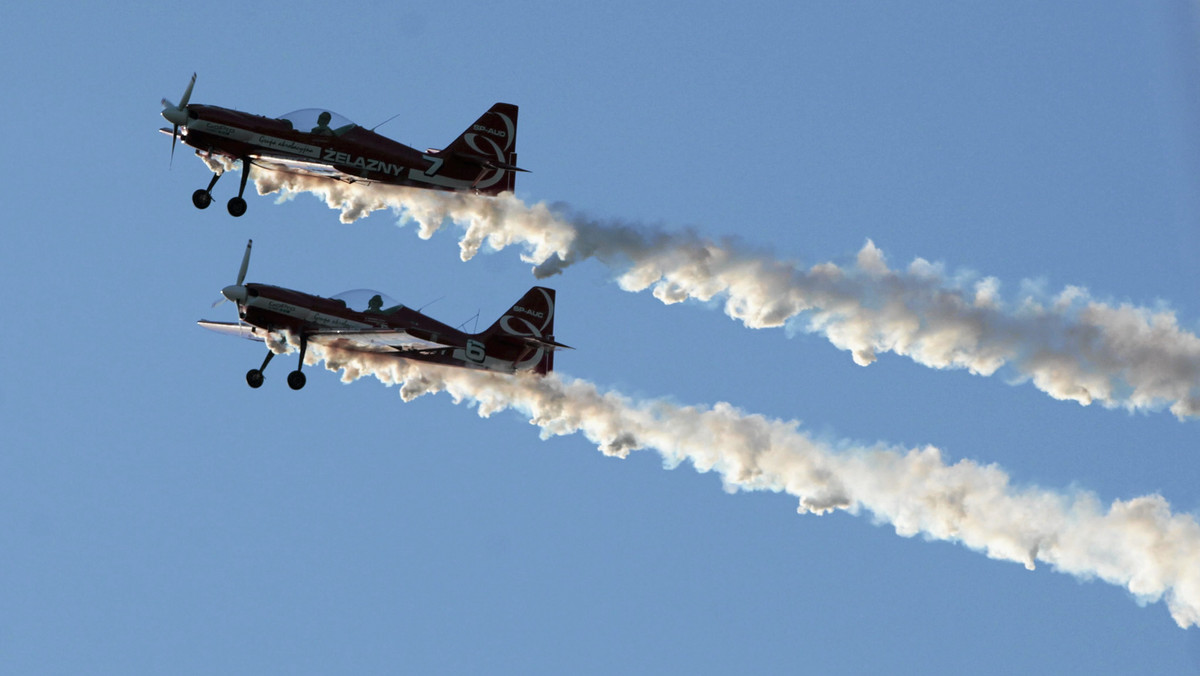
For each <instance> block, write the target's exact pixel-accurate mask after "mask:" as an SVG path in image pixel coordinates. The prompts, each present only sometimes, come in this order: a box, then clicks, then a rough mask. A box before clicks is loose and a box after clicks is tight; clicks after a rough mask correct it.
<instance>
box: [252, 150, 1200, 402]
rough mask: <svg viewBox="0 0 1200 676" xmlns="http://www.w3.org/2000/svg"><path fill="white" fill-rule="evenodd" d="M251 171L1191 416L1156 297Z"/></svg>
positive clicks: (1191, 380) (866, 343)
mask: <svg viewBox="0 0 1200 676" xmlns="http://www.w3.org/2000/svg"><path fill="white" fill-rule="evenodd" d="M255 176H256V181H257V182H258V190H259V192H260V193H262V194H266V193H268V192H274V191H277V190H282V191H284V197H283V198H281V199H285V198H287V197H289V196H290V195H291V194H294V193H297V192H301V191H305V192H311V193H314V194H316V195H318V196H320V197H322V198H323V199H324V200H325V201H326V203H327V204H328V205H329V206H330V207H331V208H334V209H339V210H341V220H342V221H343V222H347V223H349V222H352V221H354V220H357V219H358V218H361V217H363V216H365V215H367V214H369V213H370V212H372V211H375V210H378V209H384V208H391V209H393V210H395V211H396V212H397V213H399V214H401V215H402V216H403V217H404V218H406V219H409V220H412V221H415V222H416V223H417V224H418V225H419V232H418V234H419V236H420V237H422V238H424V239H428V238H429V237H431V236H432V235H433V233H434V232H436V231H437V230H438V229H439V228H440V227H442V226H443V225H444V224H445V223H446V222H453V223H456V224H458V225H460V226H461V227H463V228H464V229H465V233H464V235H463V236H462V238H461V239H460V241H459V247H460V250H461V257H462V259H463V260H469V259H470V258H472V257H473V256H475V254H476V253H478V251H479V249H480V247H481V246H483V245H484V244H487V245H488V246H489V247H490V248H492V249H495V250H501V249H503V248H505V247H507V246H511V245H519V246H521V247H522V249H523V254H522V259H523V260H525V261H527V262H529V263H532V264H533V265H534V274H535V275H536V276H538V277H547V276H550V275H554V274H557V273H559V272H561V271H562V270H564V269H565V268H567V267H569V266H571V265H574V264H575V263H578V262H581V261H583V260H586V259H589V258H594V259H596V260H598V261H600V262H601V263H603V264H605V265H607V266H609V267H610V268H612V269H613V270H614V272H615V274H616V276H617V281H618V283H619V285H620V286H621V288H623V289H625V290H628V291H642V290H645V289H651V291H652V293H653V294H654V296H655V297H656V298H658V299H659V300H661V301H662V302H663V303H668V304H669V303H677V302H680V301H683V300H688V299H696V300H700V301H710V300H712V299H713V298H721V299H723V301H724V309H725V312H726V314H728V315H729V316H730V317H732V318H734V319H738V320H740V321H741V322H743V323H744V324H745V325H746V326H748V327H751V328H764V327H778V326H784V325H785V324H787V325H788V326H796V327H799V328H802V329H803V330H806V331H809V332H813V333H820V334H823V335H824V336H825V337H826V338H828V339H829V341H830V342H832V343H833V344H834V345H835V346H837V347H838V348H841V349H843V350H847V351H849V352H850V353H851V355H852V356H853V359H854V361H855V363H857V364H859V365H863V366H865V365H867V364H870V363H871V362H873V361H875V359H876V356H877V355H878V354H879V353H882V352H895V353H896V354H900V355H904V356H907V357H909V358H911V359H913V360H914V361H916V362H918V363H920V364H923V365H925V366H930V367H933V368H965V369H968V370H969V371H970V372H971V373H975V374H979V375H992V374H994V373H996V372H997V371H998V370H999V369H1000V368H1001V367H1004V366H1008V367H1009V368H1010V369H1011V370H1012V371H1014V372H1015V373H1016V375H1017V379H1019V380H1030V381H1032V382H1033V383H1034V385H1035V386H1036V387H1038V388H1039V389H1041V390H1043V391H1044V392H1046V393H1048V394H1049V395H1050V396H1052V397H1054V398H1056V399H1066V400H1072V401H1076V402H1079V403H1080V404H1084V405H1087V404H1090V403H1092V402H1099V403H1100V404H1102V405H1104V406H1106V407H1110V408H1113V407H1124V408H1127V409H1129V410H1139V409H1144V410H1155V409H1160V408H1162V407H1164V406H1169V407H1170V410H1171V411H1172V412H1173V413H1174V414H1175V415H1176V416H1177V417H1178V418H1179V419H1181V420H1182V419H1186V418H1191V417H1196V416H1200V338H1198V337H1197V336H1196V335H1195V334H1193V333H1191V332H1189V331H1187V330H1185V329H1183V328H1181V327H1180V326H1179V322H1178V320H1177V318H1176V316H1175V314H1174V313H1173V312H1172V311H1170V310H1169V309H1166V308H1158V309H1151V308H1146V307H1138V306H1134V305H1129V304H1120V305H1111V304H1107V303H1103V302H1100V301H1098V300H1095V299H1093V298H1092V297H1091V296H1090V295H1089V294H1088V292H1087V291H1086V290H1085V289H1082V288H1078V287H1067V288H1066V289H1065V290H1063V291H1062V292H1061V293H1059V294H1057V295H1054V296H1051V297H1047V296H1045V295H1044V294H1040V293H1037V292H1035V291H1033V290H1032V289H1030V290H1027V291H1025V292H1023V295H1022V297H1020V298H1019V299H1017V300H1016V301H1013V302H1005V301H1004V300H1003V299H1002V298H1001V296H1000V290H999V286H1000V285H999V282H998V281H997V280H995V279H994V278H984V279H971V278H969V277H967V276H965V275H959V276H957V277H950V276H948V275H947V274H946V273H945V271H944V270H943V269H942V268H941V266H939V265H936V264H932V263H929V262H927V261H924V260H921V259H917V260H916V261H914V262H913V263H912V264H910V265H909V266H908V268H907V269H903V270H898V269H893V268H890V267H889V266H888V264H887V262H886V261H885V259H884V255H883V253H882V252H881V251H880V250H879V249H878V248H877V247H876V246H875V245H874V244H873V243H871V242H869V241H868V242H867V244H866V245H865V246H864V247H863V248H862V250H861V251H859V252H858V256H857V260H856V262H855V264H854V265H847V266H839V265H836V264H834V263H821V264H818V265H814V266H811V267H809V268H807V269H806V268H804V267H802V266H800V265H799V264H797V263H795V262H792V261H783V260H779V259H777V258H774V257H773V256H771V255H770V254H768V253H766V252H762V251H754V250H753V249H751V248H750V247H747V246H745V245H743V244H739V243H738V242H736V241H733V240H730V239H725V240H721V241H715V240H712V239H708V238H705V237H701V236H699V235H697V234H695V233H692V232H681V233H666V232H661V231H655V230H652V229H648V228H642V227H636V226H630V225H624V224H614V223H601V222H597V221H594V220H589V219H587V218H584V217H580V216H575V215H571V214H569V213H567V212H566V211H565V210H564V209H561V208H555V207H550V206H547V205H546V204H545V203H538V204H535V205H533V206H529V205H527V204H525V203H524V202H522V201H521V200H519V199H517V198H516V197H514V196H512V195H511V194H505V195H501V196H499V197H492V198H480V197H475V196H471V195H463V194H454V193H438V192H433V191H428V190H411V189H405V188H396V187H390V186H379V185H375V186H365V187H364V186H356V185H347V184H342V183H333V182H331V181H328V180H322V179H312V178H306V177H299V176H293V175H288V174H281V173H275V172H266V171H261V172H256V173H255Z"/></svg>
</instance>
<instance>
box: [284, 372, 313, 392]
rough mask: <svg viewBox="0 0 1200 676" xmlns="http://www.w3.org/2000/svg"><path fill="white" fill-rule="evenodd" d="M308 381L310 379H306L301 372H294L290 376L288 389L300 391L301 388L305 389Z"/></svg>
mask: <svg viewBox="0 0 1200 676" xmlns="http://www.w3.org/2000/svg"><path fill="white" fill-rule="evenodd" d="M307 381H308V378H306V377H305V375H304V374H303V373H301V372H299V371H292V372H291V373H289V374H288V387H290V388H292V389H293V390H298V389H300V388H301V387H304V383H305V382H307Z"/></svg>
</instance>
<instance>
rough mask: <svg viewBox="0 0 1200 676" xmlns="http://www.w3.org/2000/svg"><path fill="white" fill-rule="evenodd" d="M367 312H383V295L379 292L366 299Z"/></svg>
mask: <svg viewBox="0 0 1200 676" xmlns="http://www.w3.org/2000/svg"><path fill="white" fill-rule="evenodd" d="M360 297H361V296H360ZM367 312H374V313H379V314H383V296H381V295H379V294H375V295H374V296H371V300H369V301H367Z"/></svg>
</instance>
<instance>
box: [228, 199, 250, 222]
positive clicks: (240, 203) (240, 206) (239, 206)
mask: <svg viewBox="0 0 1200 676" xmlns="http://www.w3.org/2000/svg"><path fill="white" fill-rule="evenodd" d="M244 213H246V200H244V199H242V198H241V197H230V198H229V215H230V216H233V217H234V218H237V217H238V216H241V215H242V214H244Z"/></svg>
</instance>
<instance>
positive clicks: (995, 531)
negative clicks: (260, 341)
mask: <svg viewBox="0 0 1200 676" xmlns="http://www.w3.org/2000/svg"><path fill="white" fill-rule="evenodd" d="M322 359H324V360H325V366H326V368H328V369H329V370H332V371H338V370H340V371H341V372H342V380H343V381H345V382H351V381H353V380H355V379H357V378H359V377H362V376H365V375H371V376H374V377H375V378H377V379H379V380H380V381H382V382H384V383H387V384H389V385H399V386H400V396H401V397H403V398H404V400H405V401H409V400H412V399H414V398H416V397H418V396H421V395H424V394H429V393H436V392H447V393H449V394H450V396H451V397H453V398H454V401H455V403H461V402H464V401H465V402H468V404H469V405H474V406H476V407H477V410H478V412H479V415H481V416H484V417H487V416H490V415H492V414H493V413H497V412H499V411H503V410H505V409H509V408H511V409H515V410H517V411H519V412H521V413H523V414H525V415H528V416H529V418H530V422H531V423H532V424H534V425H537V426H538V427H539V428H541V436H542V438H548V437H551V436H555V435H566V434H575V433H581V434H583V435H584V436H585V437H586V438H587V439H588V440H590V441H591V442H593V443H595V444H596V445H597V446H598V447H599V449H600V450H601V451H602V452H604V453H605V454H607V455H612V456H619V457H625V456H627V455H628V454H629V453H630V452H631V451H634V450H640V449H654V450H656V451H658V452H659V453H660V454H661V455H662V457H663V459H664V462H665V464H666V465H667V466H669V467H674V466H677V465H679V464H680V463H682V462H684V461H688V462H691V463H692V465H693V466H694V467H695V468H696V470H697V471H700V472H709V471H715V472H717V473H718V474H719V475H720V476H721V478H722V480H723V482H724V485H725V488H726V490H728V491H730V492H736V491H742V490H744V491H751V490H768V491H774V492H784V493H788V494H789V495H792V496H795V497H796V498H798V499H799V501H800V502H799V512H800V513H802V514H805V513H811V514H825V513H828V512H831V511H832V510H835V509H841V510H845V511H847V512H850V513H852V514H858V513H861V512H863V511H866V512H869V513H870V514H871V515H872V517H873V518H874V519H875V520H876V521H878V522H882V523H887V524H890V525H891V526H893V527H894V528H895V529H896V532H897V533H898V534H899V535H902V536H905V537H911V536H913V535H917V534H920V535H922V536H924V537H925V538H927V539H931V540H947V541H952V542H960V543H962V544H964V545H966V546H967V547H969V548H971V549H973V550H976V551H981V552H983V553H984V554H986V555H987V556H988V557H990V558H994V559H1001V560H1006V561H1016V562H1019V563H1022V564H1024V565H1025V566H1026V567H1027V568H1029V569H1033V567H1034V565H1035V562H1038V561H1041V562H1044V563H1046V564H1049V565H1050V566H1052V567H1053V568H1054V569H1056V570H1059V571H1062V572H1065V573H1070V574H1072V575H1075V576H1077V577H1080V578H1086V579H1090V578H1099V579H1101V580H1104V581H1106V582H1109V583H1111V584H1115V585H1120V586H1123V587H1125V588H1126V589H1128V590H1129V591H1130V592H1131V593H1132V594H1133V595H1134V596H1135V597H1136V598H1137V599H1138V601H1139V602H1142V603H1144V602H1153V601H1158V600H1160V599H1161V600H1164V601H1165V602H1166V604H1167V607H1168V608H1169V610H1170V613H1171V617H1172V618H1174V620H1175V622H1176V623H1178V624H1179V626H1180V627H1183V628H1187V627H1191V626H1194V625H1197V624H1200V524H1198V523H1197V521H1196V519H1195V518H1194V517H1193V516H1191V515H1187V514H1172V513H1171V508H1170V505H1169V504H1168V503H1167V501H1166V500H1165V499H1164V498H1163V497H1162V496H1160V495H1148V496H1143V497H1138V498H1134V499H1131V500H1115V501H1113V503H1112V504H1111V505H1108V506H1107V507H1106V506H1105V505H1103V504H1102V502H1101V501H1100V499H1099V498H1098V497H1097V496H1096V495H1095V494H1093V493H1090V492H1086V491H1082V490H1071V491H1068V492H1055V491H1050V490H1045V489H1041V488H1037V487H1019V486H1013V485H1011V483H1010V481H1009V477H1008V475H1007V474H1006V473H1005V472H1004V471H1003V470H1002V469H1000V468H999V467H997V466H995V465H979V464H977V463H975V462H972V461H970V460H959V461H958V462H955V463H952V464H947V462H946V461H944V460H943V458H942V453H941V451H939V450H938V449H937V448H934V447H932V446H926V447H923V448H913V449H900V448H884V447H881V446H876V447H851V446H850V445H849V444H838V445H837V448H836V449H835V448H834V447H833V446H831V445H829V444H825V443H822V442H820V441H817V440H815V439H813V438H812V437H810V436H808V435H807V434H805V433H804V432H803V431H801V430H800V429H799V428H798V424H797V423H796V422H794V421H781V420H772V419H769V418H766V417H763V416H760V415H753V414H747V413H744V412H742V411H739V410H738V409H737V408H735V407H734V406H732V405H730V404H726V403H718V404H716V405H714V406H712V407H699V406H681V405H677V404H674V403H670V402H667V401H663V400H658V401H634V400H631V399H629V398H627V397H624V396H622V395H620V394H618V393H616V392H611V391H609V392H602V391H600V390H599V389H598V388H597V387H596V386H595V385H593V384H591V383H588V382H585V381H582V380H573V379H569V378H563V377H560V376H558V375H556V374H550V375H549V376H547V377H544V378H539V377H535V376H509V375H501V374H495V373H488V372H480V371H471V370H467V369H457V368H449V367H440V366H433V365H428V364H420V363H417V362H411V361H408V360H405V359H401V358H397V357H394V356H387V355H380V354H369V353H359V352H347V351H343V350H338V349H334V348H329V347H323V346H320V345H314V346H311V348H310V352H309V355H308V361H309V362H310V363H314V364H315V363H317V362H319V361H320V360H322Z"/></svg>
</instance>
